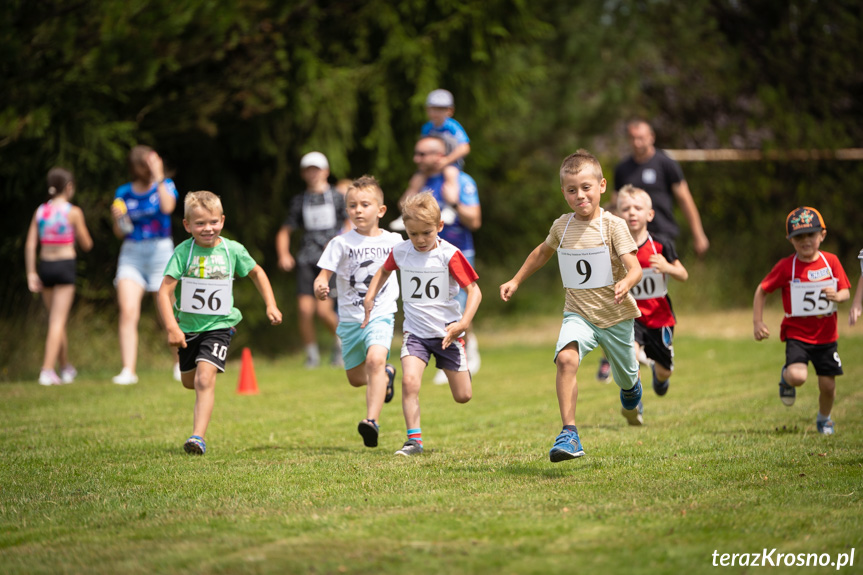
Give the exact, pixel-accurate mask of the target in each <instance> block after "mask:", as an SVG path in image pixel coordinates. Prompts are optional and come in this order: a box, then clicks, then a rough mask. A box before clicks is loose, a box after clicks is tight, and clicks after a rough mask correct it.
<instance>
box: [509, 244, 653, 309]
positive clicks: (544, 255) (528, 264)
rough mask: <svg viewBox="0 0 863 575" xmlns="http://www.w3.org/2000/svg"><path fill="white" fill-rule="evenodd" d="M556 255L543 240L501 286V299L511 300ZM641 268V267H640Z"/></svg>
mask: <svg viewBox="0 0 863 575" xmlns="http://www.w3.org/2000/svg"><path fill="white" fill-rule="evenodd" d="M553 255H554V249H552V248H550V247H548V245H547V244H546V243H545V242H542V243H541V244H539V245H538V246H536V248H534V250H533V251H532V252H530V254H528V256H527V259H525V260H524V263H523V264H522V265H521V268H520V269H519V270H518V272H516V274H515V275H514V276H513V278H512V279H511V280H509V281H508V282H506V283H505V284H503V285H502V286H500V299H502V300H503V301H509V300H510V298H511V297H512V296H513V295H515V292H516V291H517V290H518V286H520V285H521V283H522V282H523V281H524V280H526V279H527V278H529V277H530V276H532V275H533V274H534V273H536V271H537V270H538V269H539V268H541V267H542V266H544V265H545V264H547V263H548V260H550V259H551V256H553ZM638 269H639V270H640V269H641V267H639V268H638Z"/></svg>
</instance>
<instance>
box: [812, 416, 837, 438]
mask: <svg viewBox="0 0 863 575" xmlns="http://www.w3.org/2000/svg"><path fill="white" fill-rule="evenodd" d="M815 426H816V427H817V428H818V433H820V434H821V435H833V431H834V430H833V420H832V419H828V420H827V421H816V422H815Z"/></svg>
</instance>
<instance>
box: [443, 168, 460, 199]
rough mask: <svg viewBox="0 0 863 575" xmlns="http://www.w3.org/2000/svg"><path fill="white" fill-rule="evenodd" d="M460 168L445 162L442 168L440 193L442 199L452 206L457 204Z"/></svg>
mask: <svg viewBox="0 0 863 575" xmlns="http://www.w3.org/2000/svg"><path fill="white" fill-rule="evenodd" d="M459 172H460V170H459V169H458V168H457V167H455V166H451V165H449V164H445V167H444V168H443V185H442V186H441V190H440V194H441V197H443V201H444V202H446V203H447V204H449V205H451V206H454V205H456V204H458V196H459V191H460V188H461V186H460V185H459V182H458V175H459Z"/></svg>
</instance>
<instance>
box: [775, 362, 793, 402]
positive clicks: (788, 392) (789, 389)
mask: <svg viewBox="0 0 863 575" xmlns="http://www.w3.org/2000/svg"><path fill="white" fill-rule="evenodd" d="M783 373H785V368H784V367H783V368H782V370H781V371H780V372H779V399H781V400H782V403H784V404H785V405H787V406H788V407H791V406H792V405H794V399H795V398H796V397H797V390H796V389H794V386H792V385H788V384H787V383H785V377H784V376H783V375H782V374H783Z"/></svg>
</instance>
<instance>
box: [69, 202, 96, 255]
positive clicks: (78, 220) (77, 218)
mask: <svg viewBox="0 0 863 575" xmlns="http://www.w3.org/2000/svg"><path fill="white" fill-rule="evenodd" d="M69 216H70V218H69V219H70V220H72V227H74V228H75V239H76V240H77V242H78V245H79V246H81V249H82V250H84V251H85V252H89V251H90V250H91V249H93V238H92V237H90V230H88V229H87V222H86V220H84V210H82V209H81V208H79V207H78V206H74V207H73V208H72V211H71V212H70V213H69Z"/></svg>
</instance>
